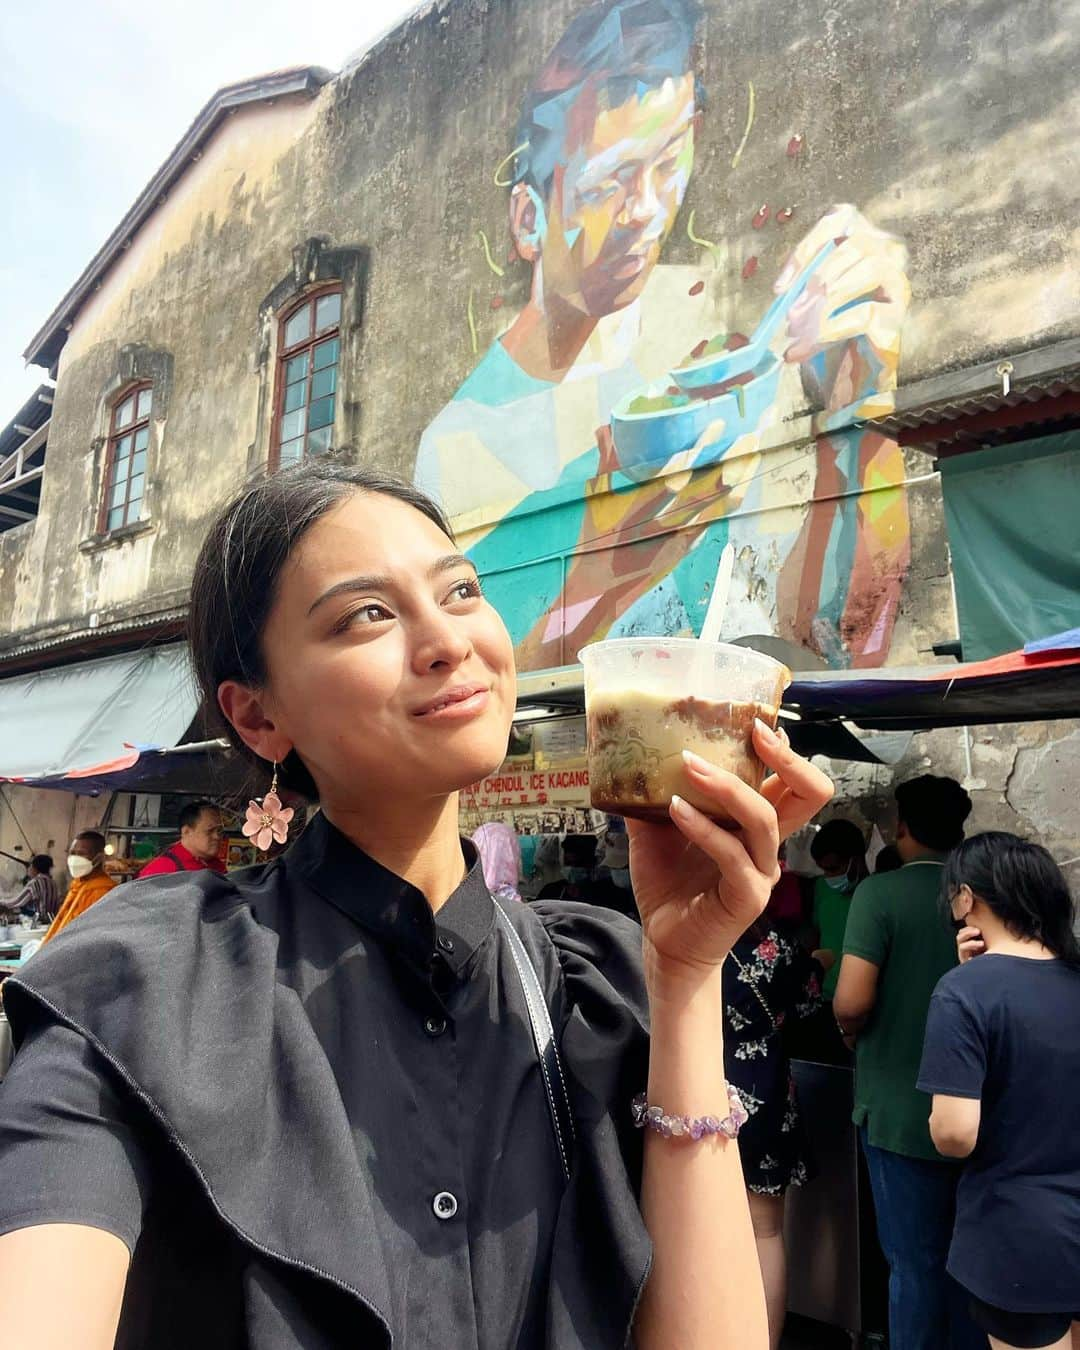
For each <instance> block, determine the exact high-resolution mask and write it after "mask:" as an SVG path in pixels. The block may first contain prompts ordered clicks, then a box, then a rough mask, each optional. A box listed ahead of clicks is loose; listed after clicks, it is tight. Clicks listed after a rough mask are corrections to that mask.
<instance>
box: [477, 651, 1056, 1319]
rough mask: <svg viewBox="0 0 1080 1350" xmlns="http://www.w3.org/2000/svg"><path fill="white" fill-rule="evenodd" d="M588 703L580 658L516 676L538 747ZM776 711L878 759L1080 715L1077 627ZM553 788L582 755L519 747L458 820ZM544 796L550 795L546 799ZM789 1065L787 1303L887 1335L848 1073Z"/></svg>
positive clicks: (578, 790) (803, 698)
mask: <svg viewBox="0 0 1080 1350" xmlns="http://www.w3.org/2000/svg"><path fill="white" fill-rule="evenodd" d="M583 712H584V691H583V686H582V674H581V670H580V668H577V667H568V668H564V669H560V670H550V671H538V672H532V673H528V674H523V675H521V676H520V677H519V681H518V719H517V724H516V725H517V726H518V728H522V727H526V726H531V727H532V728H533V729H534V730H533V735H534V747H535V745H536V744H537V743H541V744H547V745H558V744H560V743H561V744H565V745H572V744H577V740H576V738H577V737H579V736H581V735H583V723H582V714H583ZM781 716H782V717H783V724H784V726H785V728H786V730H787V732H788V734H789V735H790V737H791V741H792V744H793V745H794V747H795V748H796V749H797V750H799V751H800V752H801V753H803V754H807V755H825V756H828V757H829V758H831V759H834V760H858V761H862V762H864V763H870V764H873V763H879V764H892V763H895V762H896V761H898V760H899V759H900V757H901V756H902V755H903V753H904V751H905V750H906V748H907V746H908V743H909V742H910V740H911V737H912V735H913V734H914V733H915V732H917V731H924V730H932V729H934V728H938V727H971V726H984V725H988V724H1000V723H1013V722H1025V721H1046V720H1053V719H1057V718H1074V717H1080V631H1073V632H1071V633H1065V634H1060V635H1058V636H1057V637H1055V638H1047V639H1043V640H1041V641H1039V642H1034V643H1030V644H1028V646H1027V647H1026V648H1024V649H1022V650H1020V651H1016V652H1011V653H1008V654H1007V655H1004V656H1000V657H996V658H993V659H990V660H987V661H981V662H977V663H968V664H945V665H941V666H935V667H930V668H915V669H883V670H872V671H829V670H816V671H809V672H800V673H797V674H796V676H795V679H794V681H793V683H792V684H791V686H790V688H789V689H788V690H787V693H786V695H785V698H784V705H783V709H782V713H781ZM560 725H564V726H565V727H566V728H567V730H566V731H565V732H564V733H562V735H561V737H560V735H559V734H558V733H557V732H556V728H557V727H559V726H560ZM541 727H543V728H544V731H543V734H542V735H540V737H539V742H538V741H537V739H536V738H537V729H538V728H541ZM553 774H554V777H553V776H552V775H553ZM553 790H558V791H560V792H561V793H563V794H565V796H564V797H563V798H561V799H560V801H559V812H558V813H556V814H555V815H554V816H553V817H551V824H552V826H554V825H555V823H556V820H557V819H560V818H561V816H562V815H565V814H566V813H567V812H568V811H569V810H571V809H573V810H576V811H580V812H584V811H585V810H586V809H587V807H588V768H587V765H585V763H584V760H583V759H582V760H581V761H580V762H572V763H571V762H567V763H565V764H559V765H558V767H553V765H552V764H548V763H544V762H539V763H538V762H537V761H536V760H535V759H534V763H533V765H532V766H529V767H526V766H524V765H522V764H521V763H514V762H513V758H511V759H508V760H507V763H506V764H504V765H503V767H502V768H501V769H500V771H499V772H498V773H497V774H495V775H493V776H492V777H491V778H489V779H487V780H485V781H484V783H483V784H481V785H477V789H476V790H474V791H473V792H472V793H471V795H470V794H466V799H465V801H463V820H465V819H467V820H468V823H469V824H470V825H471V826H472V827H473V828H475V825H476V824H479V823H480V820H481V819H494V818H500V819H507V820H509V821H511V822H512V823H515V826H516V827H517V828H519V830H520V829H521V826H522V825H523V824H524V823H525V822H524V820H523V819H522V817H521V816H519V815H517V814H516V811H517V810H519V809H520V810H526V809H531V808H532V806H533V805H535V806H541V805H542V806H544V807H548V806H549V805H550V804H551V793H552V791H553ZM530 794H532V795H530ZM541 795H544V796H545V798H546V800H545V801H544V802H542V803H541V802H540V797H541ZM518 801H520V806H518V805H517V803H518ZM571 801H572V802H573V807H572V808H571V806H570V802H571ZM560 813H561V814H560ZM601 826H602V819H601V820H600V821H597V822H594V827H601ZM792 1069H793V1074H794V1077H795V1080H796V1084H797V1087H798V1090H799V1095H800V1101H801V1104H802V1108H803V1116H804V1120H805V1123H806V1126H807V1130H808V1133H809V1136H810V1142H811V1146H812V1149H813V1152H814V1156H815V1159H816V1164H817V1175H816V1177H815V1179H814V1180H813V1182H811V1183H810V1184H809V1185H807V1186H806V1187H803V1188H795V1189H793V1190H792V1191H791V1193H790V1196H789V1202H788V1206H787V1218H786V1229H787V1242H788V1250H789V1292H788V1307H789V1309H790V1310H791V1311H792V1312H794V1313H799V1314H802V1315H803V1316H805V1317H809V1318H812V1319H814V1320H815V1321H817V1322H822V1323H826V1324H828V1325H831V1326H834V1327H838V1328H842V1329H844V1330H845V1331H847V1332H848V1333H849V1335H850V1336H851V1338H852V1343H853V1344H858V1345H871V1344H874V1343H881V1340H882V1338H883V1336H884V1332H885V1328H886V1324H887V1303H886V1298H887V1288H886V1274H887V1273H886V1270H885V1265H884V1260H883V1258H882V1256H881V1252H880V1249H879V1247H878V1244H877V1237H876V1230H875V1224H874V1215H873V1206H872V1201H871V1197H870V1192H869V1185H868V1181H867V1178H866V1175H865V1167H864V1165H863V1162H862V1158H861V1154H860V1150H859V1147H858V1142H857V1138H856V1131H855V1127H854V1125H853V1124H852V1120H851V1115H852V1102H853V1086H854V1085H853V1072H852V1070H851V1069H850V1068H848V1067H844V1066H837V1065H830V1064H819V1063H813V1062H810V1061H807V1060H795V1061H794V1062H793V1065H792Z"/></svg>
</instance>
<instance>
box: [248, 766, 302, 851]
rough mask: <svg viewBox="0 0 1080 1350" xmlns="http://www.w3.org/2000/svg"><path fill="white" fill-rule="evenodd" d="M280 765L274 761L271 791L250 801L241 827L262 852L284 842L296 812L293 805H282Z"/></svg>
mask: <svg viewBox="0 0 1080 1350" xmlns="http://www.w3.org/2000/svg"><path fill="white" fill-rule="evenodd" d="M277 777H278V766H277V761H276V760H275V761H274V778H273V781H272V782H271V784H270V791H269V792H268V793H267V794H266V796H265V797H264V798H263V799H262V802H261V803H260V802H257V801H255V800H252V801H249V802H248V809H247V819H246V820H245V821H244V823H243V825H242V826H241V827H240V832H241V834H243V836H244V837H245V839H250V840H251V842H252V843H253V844H254V845H255V847H256V848H257V849H258V850H259V852H260V853H265V852H266V850H267V849H268V848H269V847H270V845H271V844H283V843H284V842H285V840H286V839H288V837H289V821H290V820H292V818H293V816H294V815H295V812H294V811H293V809H292V807H291V806H282V804H281V798H280V797H279V796H278V781H277Z"/></svg>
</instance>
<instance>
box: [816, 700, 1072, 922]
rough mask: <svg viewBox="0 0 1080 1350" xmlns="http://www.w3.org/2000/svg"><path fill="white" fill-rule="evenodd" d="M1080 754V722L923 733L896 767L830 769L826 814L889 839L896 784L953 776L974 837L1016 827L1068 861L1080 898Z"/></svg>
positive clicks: (846, 765)
mask: <svg viewBox="0 0 1080 1350" xmlns="http://www.w3.org/2000/svg"><path fill="white" fill-rule="evenodd" d="M1078 751H1080V724H1078V723H1076V722H1051V723H1044V722H1027V723H1017V724H1016V725H1015V726H1010V727H1001V728H998V727H972V728H969V729H968V730H966V731H965V729H964V728H962V727H959V728H949V729H946V730H941V731H930V732H920V733H919V734H918V735H916V736H915V737H914V738H913V740H912V742H911V747H910V749H909V750H908V752H907V754H906V755H905V756H904V758H903V759H902V760H901V761H900V763H899V764H897V765H895V766H892V767H888V768H887V767H885V766H877V765H868V764H849V763H839V762H832V763H830V764H828V766H827V767H828V770H829V773H830V775H831V776H832V777H833V778H834V779H835V781H836V798H835V801H834V803H833V805H832V807H830V809H829V811H828V813H827V815H836V816H846V817H848V818H849V819H852V820H855V821H857V822H858V823H859V824H860V825H861V826H863V827H864V828H865V829H867V830H869V828H870V827H871V826H872V825H873V824H874V823H875V822H876V823H878V825H879V828H880V829H881V830H882V832H883V834H884V835H885V836H886V838H891V834H890V829H891V828H892V826H893V825H894V824H895V803H894V801H893V788H894V786H895V784H896V783H899V782H902V781H903V780H904V779H907V778H914V777H915V776H916V775H917V774H920V773H936V774H948V775H950V776H951V777H953V778H955V779H956V780H957V781H958V782H960V783H962V784H963V785H964V787H965V788H966V789H967V791H968V792H969V793H970V795H971V799H972V802H973V804H974V809H973V811H972V814H971V819H970V821H969V822H968V827H967V828H968V833H969V834H974V833H977V832H978V831H979V830H1010V831H1012V832H1013V833H1014V834H1019V835H1022V836H1023V837H1024V838H1026V839H1034V840H1036V841H1037V842H1038V843H1041V844H1044V845H1045V846H1046V847H1047V848H1048V849H1049V850H1050V851H1051V853H1053V854H1054V856H1055V857H1056V858H1057V860H1058V861H1059V862H1061V863H1067V864H1069V865H1068V866H1067V867H1066V869H1065V871H1066V875H1067V877H1068V878H1069V882H1070V885H1071V886H1072V888H1073V892H1074V894H1076V895H1077V897H1078V898H1080V811H1077V807H1076V788H1075V782H1076V763H1077V758H1076V757H1077V753H1078ZM825 818H826V817H824V816H823V817H822V819H825Z"/></svg>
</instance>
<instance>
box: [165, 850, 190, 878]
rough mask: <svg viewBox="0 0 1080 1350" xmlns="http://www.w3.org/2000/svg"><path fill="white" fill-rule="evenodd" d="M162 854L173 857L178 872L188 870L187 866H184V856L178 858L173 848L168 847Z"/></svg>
mask: <svg viewBox="0 0 1080 1350" xmlns="http://www.w3.org/2000/svg"><path fill="white" fill-rule="evenodd" d="M162 856H163V857H166V858H171V859H172V861H173V862H174V863H175V864H176V870H177V871H178V872H186V871H187V868H186V867H185V866H184V860H183V858H178V857H177V856H176V854H175V853H174V852H173V851H172V849H171V848H167V849H166V850H165V852H164V854H163V855H162Z"/></svg>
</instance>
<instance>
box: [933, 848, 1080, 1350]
mask: <svg viewBox="0 0 1080 1350" xmlns="http://www.w3.org/2000/svg"><path fill="white" fill-rule="evenodd" d="M941 899H942V904H943V907H945V908H946V909H947V913H948V917H949V918H950V919H951V920H952V922H953V924H954V925H955V926H956V927H957V928H959V929H960V931H959V933H958V934H957V939H956V940H957V946H958V948H959V955H960V965H959V966H958V967H957V968H956V969H954V970H950V971H949V972H948V974H946V975H943V976H942V978H941V980H940V981H939V983H938V987H937V989H936V990H935V992H934V997H933V998H932V999H931V1001H930V1013H929V1016H928V1017H927V1019H926V1042H925V1045H924V1047H923V1058H922V1067H921V1069H920V1071H919V1082H918V1086H919V1089H920V1091H921V1092H924V1093H928V1094H930V1096H931V1097H932V1100H933V1107H932V1110H931V1112H930V1134H931V1136H932V1137H933V1140H934V1143H935V1145H936V1146H937V1149H938V1151H939V1152H940V1153H943V1154H945V1156H946V1157H948V1158H956V1159H959V1160H963V1162H964V1164H965V1165H964V1170H963V1174H962V1176H961V1178H960V1184H959V1187H958V1189H957V1201H956V1227H955V1229H954V1230H953V1235H952V1246H951V1247H950V1250H949V1267H948V1268H949V1273H950V1274H951V1275H952V1276H953V1278H954V1279H955V1280H956V1281H957V1283H958V1284H959V1285H960V1286H961V1287H962V1288H963V1289H965V1290H966V1291H967V1293H968V1294H969V1295H970V1296H971V1314H972V1317H973V1319H974V1321H975V1322H976V1323H977V1324H978V1326H980V1327H981V1328H982V1329H983V1331H985V1332H986V1333H987V1335H988V1336H990V1337H991V1343H992V1344H993V1345H994V1346H996V1347H1000V1350H1014V1347H1015V1350H1035V1348H1036V1347H1041V1348H1042V1350H1070V1347H1071V1346H1076V1345H1080V1135H1078V1133H1077V1129H1076V1117H1077V1111H1078V1108H1080V1044H1078V1042H1077V1037H1076V1026H1077V1023H1078V1022H1080V945H1078V944H1077V940H1076V934H1075V924H1076V908H1075V906H1074V904H1073V900H1072V896H1071V895H1070V894H1069V886H1068V883H1067V882H1066V880H1065V878H1064V876H1063V875H1062V872H1061V868H1060V867H1059V866H1058V865H1057V863H1056V862H1055V861H1054V859H1053V858H1052V857H1051V856H1050V854H1049V853H1048V852H1047V851H1046V849H1044V848H1041V847H1040V846H1039V845H1038V844H1032V843H1028V842H1027V841H1026V840H1023V839H1020V838H1018V837H1017V836H1016V835H1015V834H1006V833H1004V832H999V831H992V832H990V833H987V834H977V835H975V837H974V838H973V839H968V840H965V842H964V843H963V844H961V845H960V847H959V848H958V849H956V851H955V852H954V853H952V854H951V855H950V857H949V860H948V862H947V863H946V864H945V869H944V873H943V876H942V887H941ZM975 958H978V959H975Z"/></svg>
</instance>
